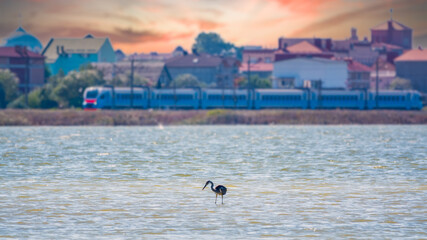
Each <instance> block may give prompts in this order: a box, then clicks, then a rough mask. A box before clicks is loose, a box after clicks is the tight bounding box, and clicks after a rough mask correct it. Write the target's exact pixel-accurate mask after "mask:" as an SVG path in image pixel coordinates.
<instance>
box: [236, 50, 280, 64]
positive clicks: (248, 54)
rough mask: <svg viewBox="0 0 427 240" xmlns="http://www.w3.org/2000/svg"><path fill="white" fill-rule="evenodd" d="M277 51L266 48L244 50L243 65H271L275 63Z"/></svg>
mask: <svg viewBox="0 0 427 240" xmlns="http://www.w3.org/2000/svg"><path fill="white" fill-rule="evenodd" d="M275 52H276V49H265V48H259V49H254V48H249V49H243V52H242V63H248V61H249V62H250V63H267V64H268V63H270V64H272V63H273V61H274V54H275Z"/></svg>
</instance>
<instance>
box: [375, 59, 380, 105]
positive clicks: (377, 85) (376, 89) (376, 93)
mask: <svg viewBox="0 0 427 240" xmlns="http://www.w3.org/2000/svg"><path fill="white" fill-rule="evenodd" d="M378 59H379V58H377V61H376V62H375V68H376V77H375V106H376V108H378V100H379V99H378V88H379V82H378Z"/></svg>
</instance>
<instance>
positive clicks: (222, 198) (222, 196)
mask: <svg viewBox="0 0 427 240" xmlns="http://www.w3.org/2000/svg"><path fill="white" fill-rule="evenodd" d="M221 200H222V204H224V195H221Z"/></svg>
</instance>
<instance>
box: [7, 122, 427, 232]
mask: <svg viewBox="0 0 427 240" xmlns="http://www.w3.org/2000/svg"><path fill="white" fill-rule="evenodd" d="M426 143H427V126H185V127H65V128H64V127H37V128H36V127H7V128H0V238H17V239H18V238H19V239H141V238H160V239H165V238H166V239H188V238H196V239H224V238H231V239H236V238H237V239H249V238H253V239H260V238H294V239H304V238H313V237H314V238H329V239H337V238H369V239H372V238H376V239H382V238H398V239H402V238H418V239H421V238H424V239H425V238H427V201H426V200H427V181H426V176H427V147H426ZM207 180H212V181H213V182H214V183H215V184H222V185H225V186H226V187H227V188H228V192H227V195H226V196H225V197H224V204H223V205H222V204H215V203H214V202H215V194H214V193H213V192H212V191H210V190H208V189H205V190H204V191H202V187H203V186H204V183H205V182H206V181H207ZM220 201H221V199H219V200H218V203H220Z"/></svg>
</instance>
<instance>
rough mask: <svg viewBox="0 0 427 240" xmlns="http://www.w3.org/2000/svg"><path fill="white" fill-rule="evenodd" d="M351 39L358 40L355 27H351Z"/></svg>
mask: <svg viewBox="0 0 427 240" xmlns="http://www.w3.org/2000/svg"><path fill="white" fill-rule="evenodd" d="M351 40H355V41H357V40H359V38H358V37H357V29H356V28H351Z"/></svg>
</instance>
